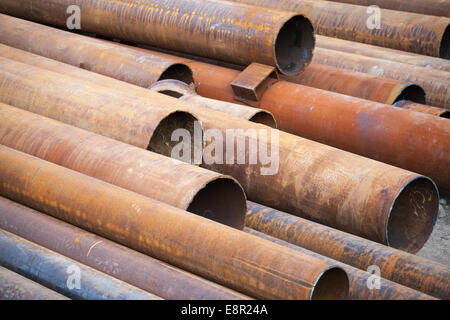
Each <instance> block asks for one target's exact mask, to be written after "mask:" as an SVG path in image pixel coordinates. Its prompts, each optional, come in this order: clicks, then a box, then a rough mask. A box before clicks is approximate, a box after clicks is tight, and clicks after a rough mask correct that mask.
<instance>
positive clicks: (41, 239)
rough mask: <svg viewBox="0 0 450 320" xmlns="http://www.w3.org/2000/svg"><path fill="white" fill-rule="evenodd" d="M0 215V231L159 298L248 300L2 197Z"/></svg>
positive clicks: (245, 297) (233, 292)
mask: <svg viewBox="0 0 450 320" xmlns="http://www.w3.org/2000/svg"><path fill="white" fill-rule="evenodd" d="M0 213H1V214H0V228H2V229H4V230H6V231H9V232H11V233H14V234H16V235H18V236H20V237H22V238H25V239H27V240H28V241H31V242H34V243H36V244H38V245H41V246H43V247H45V248H48V249H49V250H52V251H55V252H57V253H59V254H62V255H64V256H66V257H69V258H71V259H74V260H76V261H79V262H81V263H83V264H85V265H87V266H89V267H91V268H94V269H97V270H98V271H101V272H104V273H106V274H109V275H111V276H113V277H115V278H117V279H119V280H122V281H124V282H127V283H129V284H131V285H134V286H136V287H138V288H140V289H143V290H145V291H148V292H152V293H154V294H156V295H158V296H160V297H161V298H163V299H171V300H180V299H181V300H191V299H192V300H196V299H202V300H204V299H208V300H236V299H249V297H247V296H245V295H243V294H240V293H238V292H235V291H233V290H231V289H227V288H225V287H222V286H220V285H218V284H216V283H213V282H210V281H208V280H205V279H203V278H200V277H197V276H195V275H193V274H191V273H189V272H186V271H183V270H181V269H178V268H176V267H173V266H171V265H168V264H166V263H164V262H161V261H159V260H156V259H153V258H151V257H149V256H146V255H144V254H141V253H139V252H137V251H134V250H131V249H128V248H126V247H124V246H121V245H119V244H117V243H115V242H112V241H110V240H107V239H105V238H102V237H99V236H97V235H94V234H92V233H89V232H87V231H84V230H82V229H79V228H77V227H75V226H73V225H70V224H68V223H65V222H63V221H61V220H58V219H55V218H53V217H51V216H48V215H45V214H43V213H40V212H38V211H35V210H33V209H30V208H28V207H25V206H22V205H20V204H18V203H16V202H13V201H11V200H8V199H6V198H3V197H0ZM0 274H1V269H0ZM0 287H1V285H0ZM0 290H1V289H0ZM0 295H1V293H0Z"/></svg>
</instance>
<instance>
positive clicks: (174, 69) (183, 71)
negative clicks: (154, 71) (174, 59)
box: [157, 63, 194, 84]
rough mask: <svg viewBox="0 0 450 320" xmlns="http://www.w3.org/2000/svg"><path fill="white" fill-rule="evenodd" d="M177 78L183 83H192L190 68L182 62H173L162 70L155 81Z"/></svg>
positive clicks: (192, 75) (192, 77)
mask: <svg viewBox="0 0 450 320" xmlns="http://www.w3.org/2000/svg"><path fill="white" fill-rule="evenodd" d="M163 80H178V81H181V82H182V83H185V84H191V83H194V73H193V72H192V69H191V68H190V67H189V66H188V65H186V64H184V63H174V64H172V65H170V66H169V67H167V68H166V70H164V71H163V72H162V73H161V75H160V76H159V78H158V80H157V81H163Z"/></svg>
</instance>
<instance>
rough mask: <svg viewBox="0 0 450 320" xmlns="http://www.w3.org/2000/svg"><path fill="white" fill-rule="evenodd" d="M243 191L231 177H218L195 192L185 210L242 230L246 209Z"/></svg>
mask: <svg viewBox="0 0 450 320" xmlns="http://www.w3.org/2000/svg"><path fill="white" fill-rule="evenodd" d="M246 200H247V199H246V196H245V192H244V190H243V189H242V187H241V185H240V184H239V183H238V182H237V181H235V180H234V179H233V178H231V177H223V178H218V179H216V180H214V181H211V182H209V183H208V184H207V185H206V186H205V187H204V188H203V189H202V190H200V191H199V192H197V194H196V195H195V197H194V199H193V200H192V202H191V203H190V205H189V207H188V209H187V211H189V212H192V213H195V214H197V215H199V216H202V217H205V218H208V219H211V220H214V221H216V222H219V223H222V224H225V225H228V226H230V227H233V228H236V229H239V230H243V229H244V226H245V215H246V211H247V202H246Z"/></svg>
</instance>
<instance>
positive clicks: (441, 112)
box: [393, 99, 450, 119]
mask: <svg viewBox="0 0 450 320" xmlns="http://www.w3.org/2000/svg"><path fill="white" fill-rule="evenodd" d="M393 105H394V106H396V107H400V108H402V109H407V110H413V111H417V112H422V113H426V114H431V115H434V116H437V117H441V118H445V119H450V110H448V109H443V108H437V107H432V106H427V105H424V104H420V103H416V102H413V101H408V100H407V99H405V100H399V101H397V102H396V103H394V104H393Z"/></svg>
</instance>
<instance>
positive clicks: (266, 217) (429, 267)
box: [247, 201, 450, 300]
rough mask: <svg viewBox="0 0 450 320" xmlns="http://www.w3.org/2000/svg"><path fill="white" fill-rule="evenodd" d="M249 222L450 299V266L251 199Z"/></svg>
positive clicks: (325, 253)
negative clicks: (377, 268)
mask: <svg viewBox="0 0 450 320" xmlns="http://www.w3.org/2000/svg"><path fill="white" fill-rule="evenodd" d="M247 226H248V227H250V228H252V229H255V230H258V231H260V232H263V233H266V234H268V235H271V236H273V237H276V238H279V239H281V240H284V241H287V242H290V243H292V244H295V245H297V246H300V247H302V248H305V249H307V250H311V251H313V252H317V253H318V254H321V255H324V256H326V257H329V258H331V259H335V260H337V261H341V262H343V263H346V264H348V265H351V266H353V267H355V268H359V269H361V270H364V271H365V270H367V269H368V267H369V266H372V265H375V266H378V267H379V268H380V271H381V276H382V277H383V278H385V279H389V280H391V281H394V282H397V283H400V284H402V285H404V286H407V287H410V288H413V289H415V290H418V291H421V292H424V293H426V294H428V295H431V296H434V297H436V298H440V299H446V300H448V299H450V269H449V267H447V266H445V265H442V264H440V263H437V262H434V261H431V260H427V259H424V258H421V257H419V256H416V255H413V254H408V253H406V252H404V251H400V250H396V249H393V248H389V247H386V246H383V245H380V244H378V243H375V242H372V241H369V240H366V239H362V238H359V237H356V236H354V235H351V234H348V233H345V232H341V231H338V230H336V229H332V228H329V227H326V226H323V225H320V224H317V223H314V222H312V221H308V220H305V219H301V218H298V217H295V216H292V215H290V214H287V213H284V212H281V211H278V210H275V209H272V208H268V207H265V206H262V205H259V204H256V203H253V202H250V201H249V202H248V212H247Z"/></svg>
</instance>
